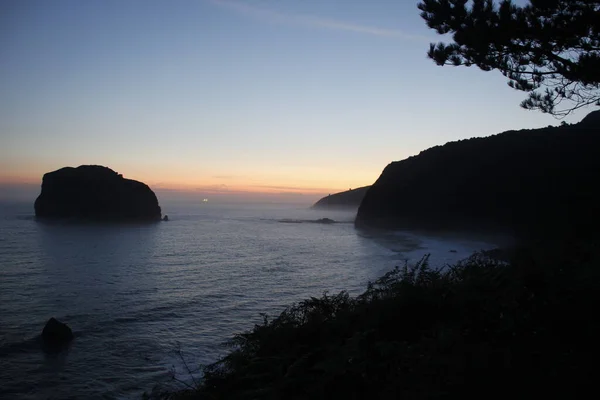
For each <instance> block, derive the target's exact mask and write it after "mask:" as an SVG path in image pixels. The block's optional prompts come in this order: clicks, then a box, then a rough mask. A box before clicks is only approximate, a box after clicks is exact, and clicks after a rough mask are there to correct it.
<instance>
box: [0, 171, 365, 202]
mask: <svg viewBox="0 0 600 400" xmlns="http://www.w3.org/2000/svg"><path fill="white" fill-rule="evenodd" d="M117 172H119V173H121V171H119V170H117ZM43 174H44V173H37V174H35V173H34V174H27V175H25V174H24V175H13V174H11V175H8V174H2V175H0V185H41V183H42V176H43ZM144 175H145V174H134V175H129V174H126V173H124V174H123V176H124V177H125V178H127V179H134V180H138V181H141V182H144V183H146V184H147V185H148V186H150V188H152V189H153V190H159V191H160V190H163V191H164V190H167V191H178V192H186V193H190V194H192V193H196V194H203V193H204V194H227V195H234V196H235V195H245V194H250V195H259V194H267V195H276V194H283V195H293V194H296V195H308V196H326V195H327V194H333V193H338V192H343V191H346V190H348V189H350V188H352V189H355V188H358V187H361V186H366V185H369V184H370V183H357V184H354V185H349V184H348V186H347V187H344V186H342V185H340V184H332V185H326V184H323V182H319V181H316V182H313V181H309V180H305V179H301V180H299V181H297V182H294V181H292V180H291V179H290V181H289V182H286V183H282V182H281V181H279V180H277V181H275V180H273V181H270V180H268V179H260V180H259V179H252V180H251V182H243V180H242V179H229V178H228V179H225V180H223V179H218V178H213V179H206V180H200V179H198V180H193V181H188V180H186V179H182V178H180V177H174V178H175V179H168V180H167V179H165V180H156V179H154V180H153V179H145V177H144ZM177 178H179V179H177ZM224 181H226V182H227V183H223V182H224ZM311 183H312V184H311Z"/></svg>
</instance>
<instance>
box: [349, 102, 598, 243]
mask: <svg viewBox="0 0 600 400" xmlns="http://www.w3.org/2000/svg"><path fill="white" fill-rule="evenodd" d="M598 149H600V111H596V112H594V113H591V114H590V115H588V117H586V118H585V119H584V120H583V121H581V122H580V123H579V124H574V125H566V126H561V127H548V128H543V129H534V130H521V131H509V132H505V133H501V134H498V135H495V136H490V137H486V138H475V139H468V140H461V141H457V142H451V143H447V144H445V145H443V146H436V147H433V148H430V149H428V150H425V151H423V152H421V153H420V154H419V155H417V156H414V157H409V158H407V159H405V160H403V161H397V162H393V163H391V164H389V165H388V166H387V167H386V168H385V169H384V171H383V173H382V174H381V176H380V177H379V179H377V181H376V182H375V184H373V186H371V188H370V189H369V190H368V192H367V193H366V195H365V197H364V199H363V201H362V203H361V205H360V208H359V210H358V214H357V217H356V226H357V227H375V228H391V229H441V230H450V231H452V230H471V231H473V230H486V231H496V232H505V233H512V234H516V235H517V236H521V235H525V236H529V235H538V234H540V233H546V234H552V232H559V231H564V230H567V229H568V230H571V231H572V232H573V233H576V234H578V235H582V234H584V233H585V232H593V231H594V230H597V229H598V225H597V224H598V223H600V201H598V198H597V195H596V193H597V188H596V186H597V182H599V181H600V156H599V150H598Z"/></svg>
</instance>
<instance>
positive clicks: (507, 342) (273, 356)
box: [174, 244, 600, 399]
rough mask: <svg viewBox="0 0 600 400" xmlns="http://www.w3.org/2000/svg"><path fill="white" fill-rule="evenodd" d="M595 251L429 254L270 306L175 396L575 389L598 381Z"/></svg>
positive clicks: (531, 393) (501, 394)
mask: <svg viewBox="0 0 600 400" xmlns="http://www.w3.org/2000/svg"><path fill="white" fill-rule="evenodd" d="M597 256H598V247H597V245H592V244H587V245H585V246H583V245H581V244H580V245H578V246H571V247H569V246H566V247H565V246H562V247H561V248H560V251H559V250H558V247H554V248H553V249H550V251H548V250H545V251H544V252H542V253H538V252H536V251H524V250H521V251H518V252H516V255H515V256H514V259H513V260H512V261H511V262H509V263H501V262H497V261H493V260H491V259H489V258H486V257H484V256H483V255H474V256H473V257H471V258H470V259H468V260H466V261H464V262H461V263H459V264H457V265H454V266H450V267H448V268H447V269H446V270H444V272H440V271H435V270H432V269H430V268H429V267H428V265H427V259H426V258H425V259H423V260H422V261H421V262H420V263H418V264H416V265H415V266H412V267H408V266H405V267H404V268H396V269H395V270H393V271H391V272H389V273H388V274H386V275H385V276H383V277H382V278H380V279H378V280H377V281H375V282H373V283H371V284H369V286H368V289H367V290H366V291H365V292H364V293H363V294H362V295H360V296H358V297H356V298H352V297H350V296H348V294H347V293H345V292H341V293H339V294H337V295H327V294H325V295H323V297H321V298H311V299H308V300H305V301H303V302H301V303H299V304H296V305H293V306H292V307H290V308H288V309H287V310H285V311H284V312H283V313H282V314H281V315H279V316H278V317H277V318H275V319H273V320H270V319H268V318H267V317H266V316H265V317H264V322H263V323H262V324H260V325H256V326H255V327H254V329H253V330H251V331H248V332H245V333H242V334H239V335H237V336H235V337H234V339H233V340H232V341H231V342H230V343H229V344H230V345H231V346H232V351H231V352H230V353H229V354H228V355H227V356H225V357H224V358H223V359H222V360H220V361H219V362H217V363H215V364H213V365H210V366H208V367H207V368H205V376H204V381H203V382H202V383H201V384H200V386H199V387H198V388H197V389H195V390H188V391H185V392H181V393H178V394H177V395H176V396H174V397H176V398H190V399H194V398H197V399H321V398H323V399H325V398H343V399H395V398H409V399H412V398H458V397H457V396H476V397H485V398H538V397H545V396H548V395H552V398H555V397H557V396H559V397H562V396H567V397H569V398H571V397H577V393H585V390H586V389H588V388H589V387H590V386H592V385H594V381H593V379H592V377H591V375H592V374H593V371H592V370H591V369H590V365H593V363H594V362H595V357H596V354H597V353H596V351H597V350H598V344H597V337H598V334H600V325H598V324H596V323H595V319H596V318H595V308H594V306H593V304H595V303H594V300H593V299H594V298H596V297H597V293H598V289H600V287H599V282H600V279H599V278H600V269H598V268H597V265H598V261H599V260H598V257H597ZM574 390H575V391H577V393H575V392H574ZM580 391H581V392H580Z"/></svg>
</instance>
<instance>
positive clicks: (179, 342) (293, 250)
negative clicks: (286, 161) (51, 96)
mask: <svg viewBox="0 0 600 400" xmlns="http://www.w3.org/2000/svg"><path fill="white" fill-rule="evenodd" d="M162 205H163V210H164V212H165V213H167V214H168V215H169V217H170V219H171V220H170V221H169V222H163V223H157V224H153V225H78V224H61V223H41V222H38V221H36V220H35V219H34V218H33V210H32V206H31V203H29V204H26V203H0V398H2V399H13V398H14V399H71V398H72V399H83V398H85V399H96V398H97V399H129V398H139V397H140V395H141V394H142V393H143V392H144V391H150V390H152V388H153V387H154V386H156V385H161V386H167V387H168V385H172V384H173V382H172V379H171V377H172V375H173V373H174V374H175V376H176V377H177V378H178V379H182V380H189V379H190V378H189V374H187V372H185V371H186V368H185V367H184V363H183V362H182V358H181V356H180V354H182V355H183V358H184V359H185V361H186V362H187V364H188V365H189V366H190V367H192V366H193V367H196V366H198V365H200V364H206V363H210V362H212V361H215V360H216V359H217V357H219V356H220V355H222V354H223V353H224V352H225V351H226V349H225V348H224V347H223V346H222V345H221V343H222V342H223V341H224V340H225V339H227V338H229V337H230V336H231V335H232V334H234V333H236V332H241V331H243V330H247V329H250V328H251V327H252V326H253V324H254V323H258V322H260V321H261V317H260V313H263V312H266V313H269V314H270V315H276V314H277V313H279V312H280V311H282V310H283V309H284V308H285V306H287V305H289V304H291V303H293V302H296V301H300V300H302V299H304V298H306V297H309V296H319V295H320V294H322V293H323V291H330V292H338V291H340V290H343V289H345V290H349V291H350V292H351V293H352V294H358V293H360V292H361V291H362V290H363V289H364V288H365V287H366V284H367V282H368V281H369V280H373V279H375V278H377V277H379V276H380V275H382V274H383V273H385V272H387V271H388V270H390V269H392V268H393V267H394V266H395V265H401V264H403V263H404V260H412V261H414V260H417V259H419V258H421V257H422V256H423V255H424V254H426V253H431V255H432V256H431V257H432V258H431V261H432V263H433V264H434V265H440V266H441V265H443V264H444V263H447V262H453V261H456V260H458V259H461V258H464V257H466V256H468V255H470V254H471V253H472V252H473V251H476V250H482V249H487V248H491V247H493V246H492V245H489V244H485V243H481V242H472V241H466V240H462V241H457V240H449V239H439V238H432V237H422V236H416V235H414V234H408V233H394V234H389V235H386V236H377V237H375V236H372V235H366V234H364V233H361V232H359V231H356V230H355V229H354V226H353V224H352V220H353V218H354V215H353V214H351V213H342V212H330V211H326V212H324V211H312V210H307V209H305V208H304V207H297V206H289V205H287V206H274V205H261V206H259V205H229V206H226V205H213V204H209V203H206V204H202V203H200V204H196V203H194V204H191V203H173V204H162ZM323 217H328V218H332V219H334V220H336V221H340V223H337V224H332V225H323V224H316V223H310V222H308V221H310V220H315V219H317V218H323ZM282 220H293V221H295V222H297V223H289V222H287V223H286V222H282ZM451 250H452V252H451ZM52 316H54V317H56V318H58V319H59V320H62V321H63V322H66V323H67V324H69V326H71V328H72V329H73V331H74V333H75V336H76V338H75V340H74V341H73V342H72V344H71V346H70V347H69V349H68V350H67V351H65V352H62V353H60V354H57V355H49V354H45V353H44V352H43V351H42V350H41V348H40V344H39V334H40V333H41V330H42V328H43V326H44V324H45V322H46V321H47V320H48V319H49V318H50V317H52Z"/></svg>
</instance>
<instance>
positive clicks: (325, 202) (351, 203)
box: [312, 186, 369, 209]
mask: <svg viewBox="0 0 600 400" xmlns="http://www.w3.org/2000/svg"><path fill="white" fill-rule="evenodd" d="M368 189H369V186H364V187H361V188H358V189H351V190H346V191H345V192H340V193H335V194H330V195H329V196H326V197H323V198H322V199H321V200H319V201H317V202H316V203H315V204H313V206H312V208H316V209H327V208H328V209H357V208H358V206H359V205H360V202H361V201H362V199H363V198H364V197H365V193H367V190H368Z"/></svg>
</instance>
